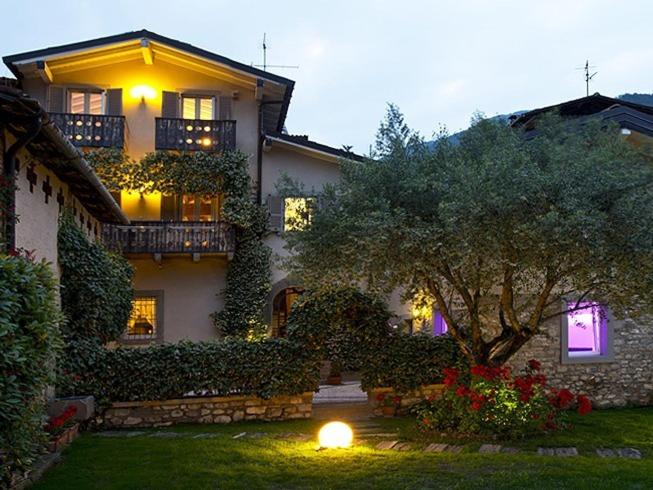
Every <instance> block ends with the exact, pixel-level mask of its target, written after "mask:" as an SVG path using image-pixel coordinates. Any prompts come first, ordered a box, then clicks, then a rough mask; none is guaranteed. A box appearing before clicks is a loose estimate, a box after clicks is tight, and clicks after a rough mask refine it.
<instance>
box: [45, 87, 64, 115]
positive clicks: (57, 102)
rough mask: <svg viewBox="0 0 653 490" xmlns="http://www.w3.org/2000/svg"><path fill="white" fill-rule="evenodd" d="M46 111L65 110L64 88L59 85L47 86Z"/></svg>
mask: <svg viewBox="0 0 653 490" xmlns="http://www.w3.org/2000/svg"><path fill="white" fill-rule="evenodd" d="M48 111H50V112H66V89H64V88H63V87H61V86H59V85H50V86H49V87H48Z"/></svg>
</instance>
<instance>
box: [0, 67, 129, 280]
mask: <svg viewBox="0 0 653 490" xmlns="http://www.w3.org/2000/svg"><path fill="white" fill-rule="evenodd" d="M12 85H13V83H11V81H8V80H6V79H4V80H2V83H0V158H1V161H2V163H3V175H4V176H5V178H6V179H7V180H10V178H11V174H12V171H11V169H16V170H17V173H15V178H16V180H15V184H16V191H15V193H14V196H13V200H14V202H15V213H16V216H17V221H16V222H15V223H12V222H8V223H3V232H4V233H3V236H6V240H7V241H8V242H9V243H8V244H7V245H8V248H10V249H14V248H15V249H24V250H26V251H30V252H33V253H34V256H35V258H36V259H37V260H41V259H45V260H47V261H48V262H50V264H51V265H52V268H53V271H54V273H55V275H56V276H57V277H59V267H58V254H57V231H58V223H59V221H58V218H59V213H60V212H61V211H62V210H63V209H64V207H66V208H69V209H70V210H71V211H72V212H73V213H74V216H75V218H76V220H77V223H78V224H79V225H80V226H81V228H82V229H83V230H84V231H85V232H86V233H87V235H88V236H89V237H90V238H92V239H96V238H99V237H100V236H101V234H102V223H115V224H124V223H128V220H127V218H126V216H125V215H124V214H123V213H122V212H121V210H120V208H119V207H118V205H117V204H116V203H115V201H114V200H113V198H112V197H111V195H110V194H109V192H108V191H107V190H106V188H105V187H104V186H103V185H102V184H101V183H100V181H99V180H98V178H97V177H96V175H95V174H94V173H93V171H92V170H91V169H90V167H89V166H88V164H87V162H86V161H85V160H84V158H83V155H82V153H81V152H80V151H79V150H78V149H77V148H75V147H74V146H73V145H72V144H71V143H70V142H69V141H68V140H67V139H66V138H65V137H64V135H63V133H62V132H61V131H60V130H59V129H58V128H57V127H56V126H55V125H54V123H53V122H52V120H51V118H50V117H49V116H48V114H47V113H46V112H44V111H43V109H42V108H41V106H40V105H39V103H38V102H37V101H36V100H34V99H33V98H31V97H29V96H27V95H25V94H24V93H23V92H22V91H21V90H18V89H17V88H15V87H13V86H12ZM4 241H5V240H0V242H4Z"/></svg>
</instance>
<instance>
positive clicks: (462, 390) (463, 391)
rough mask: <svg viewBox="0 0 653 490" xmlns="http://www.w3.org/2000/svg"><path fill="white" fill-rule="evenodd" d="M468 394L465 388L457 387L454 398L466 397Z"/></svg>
mask: <svg viewBox="0 0 653 490" xmlns="http://www.w3.org/2000/svg"><path fill="white" fill-rule="evenodd" d="M468 393H469V389H468V388H467V387H466V386H459V387H458V389H457V390H456V396H460V397H463V396H466V395H467V394H468Z"/></svg>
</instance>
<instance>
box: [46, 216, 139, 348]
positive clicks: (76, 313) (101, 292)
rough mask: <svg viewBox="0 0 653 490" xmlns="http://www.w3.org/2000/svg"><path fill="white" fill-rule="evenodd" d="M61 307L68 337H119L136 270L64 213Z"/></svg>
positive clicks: (60, 241) (60, 238)
mask: <svg viewBox="0 0 653 490" xmlns="http://www.w3.org/2000/svg"><path fill="white" fill-rule="evenodd" d="M58 247H59V263H60V264H61V307H62V310H63V312H64V314H65V316H66V320H67V321H66V323H65V326H64V329H63V331H64V334H65V335H66V336H67V337H71V336H77V337H79V336H81V337H95V338H98V339H100V340H101V341H102V342H103V343H106V342H110V341H112V340H116V339H117V338H119V337H120V335H121V334H122V333H123V332H124V331H125V328H127V322H128V321H129V316H130V314H131V308H132V298H133V295H134V291H133V287H132V283H131V280H132V276H133V270H132V267H131V265H130V264H129V262H128V261H127V260H126V259H125V258H123V257H122V256H121V255H118V254H115V253H113V252H109V251H107V250H106V249H105V248H104V247H103V246H102V245H100V244H96V243H92V242H90V241H89V240H88V239H87V238H86V235H85V234H84V233H83V232H82V230H80V229H79V227H78V226H77V225H76V223H75V221H74V219H73V217H72V216H71V215H70V214H69V213H65V214H64V215H62V217H61V220H60V224H59V235H58Z"/></svg>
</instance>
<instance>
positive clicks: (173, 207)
mask: <svg viewBox="0 0 653 490" xmlns="http://www.w3.org/2000/svg"><path fill="white" fill-rule="evenodd" d="M176 211H177V196H176V195H172V196H166V195H163V196H161V221H177V212H176Z"/></svg>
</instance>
